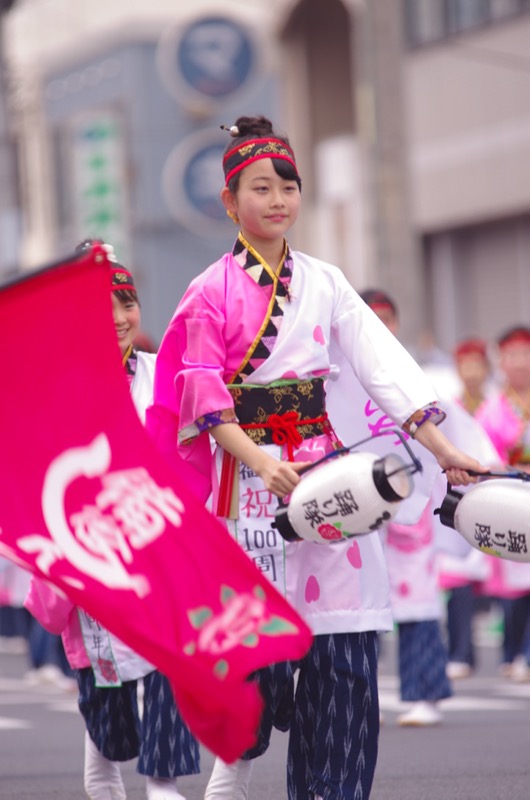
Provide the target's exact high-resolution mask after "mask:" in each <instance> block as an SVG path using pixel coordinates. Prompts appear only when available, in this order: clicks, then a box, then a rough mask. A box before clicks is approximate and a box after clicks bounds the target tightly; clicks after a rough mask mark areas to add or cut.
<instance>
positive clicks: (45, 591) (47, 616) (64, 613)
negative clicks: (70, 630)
mask: <svg viewBox="0 0 530 800" xmlns="http://www.w3.org/2000/svg"><path fill="white" fill-rule="evenodd" d="M24 608H27V610H28V611H29V612H30V614H31V615H32V616H34V617H35V619H36V620H38V622H40V624H41V625H42V627H43V628H46V630H47V631H49V632H50V633H55V634H60V633H62V632H63V631H64V629H65V628H66V626H67V624H68V619H69V617H70V614H71V613H72V611H73V610H74V605H73V603H71V602H70V600H68V598H67V597H63V596H61V595H59V594H57V592H55V591H54V590H53V589H52V588H51V586H50V585H49V584H48V583H46V581H43V580H42V579H41V578H36V577H33V578H32V579H31V583H30V586H29V590H28V594H27V595H26V599H25V600H24Z"/></svg>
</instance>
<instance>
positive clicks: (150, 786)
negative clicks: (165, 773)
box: [145, 778, 186, 800]
mask: <svg viewBox="0 0 530 800" xmlns="http://www.w3.org/2000/svg"><path fill="white" fill-rule="evenodd" d="M145 788H146V792H147V800H186V798H185V797H184V795H183V794H180V792H179V791H178V789H177V782H176V780H175V778H146V781H145Z"/></svg>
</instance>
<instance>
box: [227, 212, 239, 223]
mask: <svg viewBox="0 0 530 800" xmlns="http://www.w3.org/2000/svg"><path fill="white" fill-rule="evenodd" d="M226 216H227V217H230V219H231V220H232V222H233V223H234V225H239V217H238V216H237V214H236V212H235V211H229V210H228V209H227V210H226Z"/></svg>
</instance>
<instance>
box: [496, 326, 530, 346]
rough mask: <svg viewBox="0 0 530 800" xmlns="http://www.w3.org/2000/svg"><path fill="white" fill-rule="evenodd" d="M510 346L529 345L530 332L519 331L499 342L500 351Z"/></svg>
mask: <svg viewBox="0 0 530 800" xmlns="http://www.w3.org/2000/svg"><path fill="white" fill-rule="evenodd" d="M510 344H530V331H526V330H520V331H514V332H513V333H510V334H508V336H505V337H504V338H503V339H501V341H500V342H499V348H500V349H501V350H502V349H503V348H504V347H508V345H510Z"/></svg>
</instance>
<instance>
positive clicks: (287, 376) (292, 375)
mask: <svg viewBox="0 0 530 800" xmlns="http://www.w3.org/2000/svg"><path fill="white" fill-rule="evenodd" d="M297 378H298V375H297V374H296V372H295V371H294V370H292V369H289V370H287V372H284V373H283V375H282V379H283V380H284V381H295V380H296V379H297Z"/></svg>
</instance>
